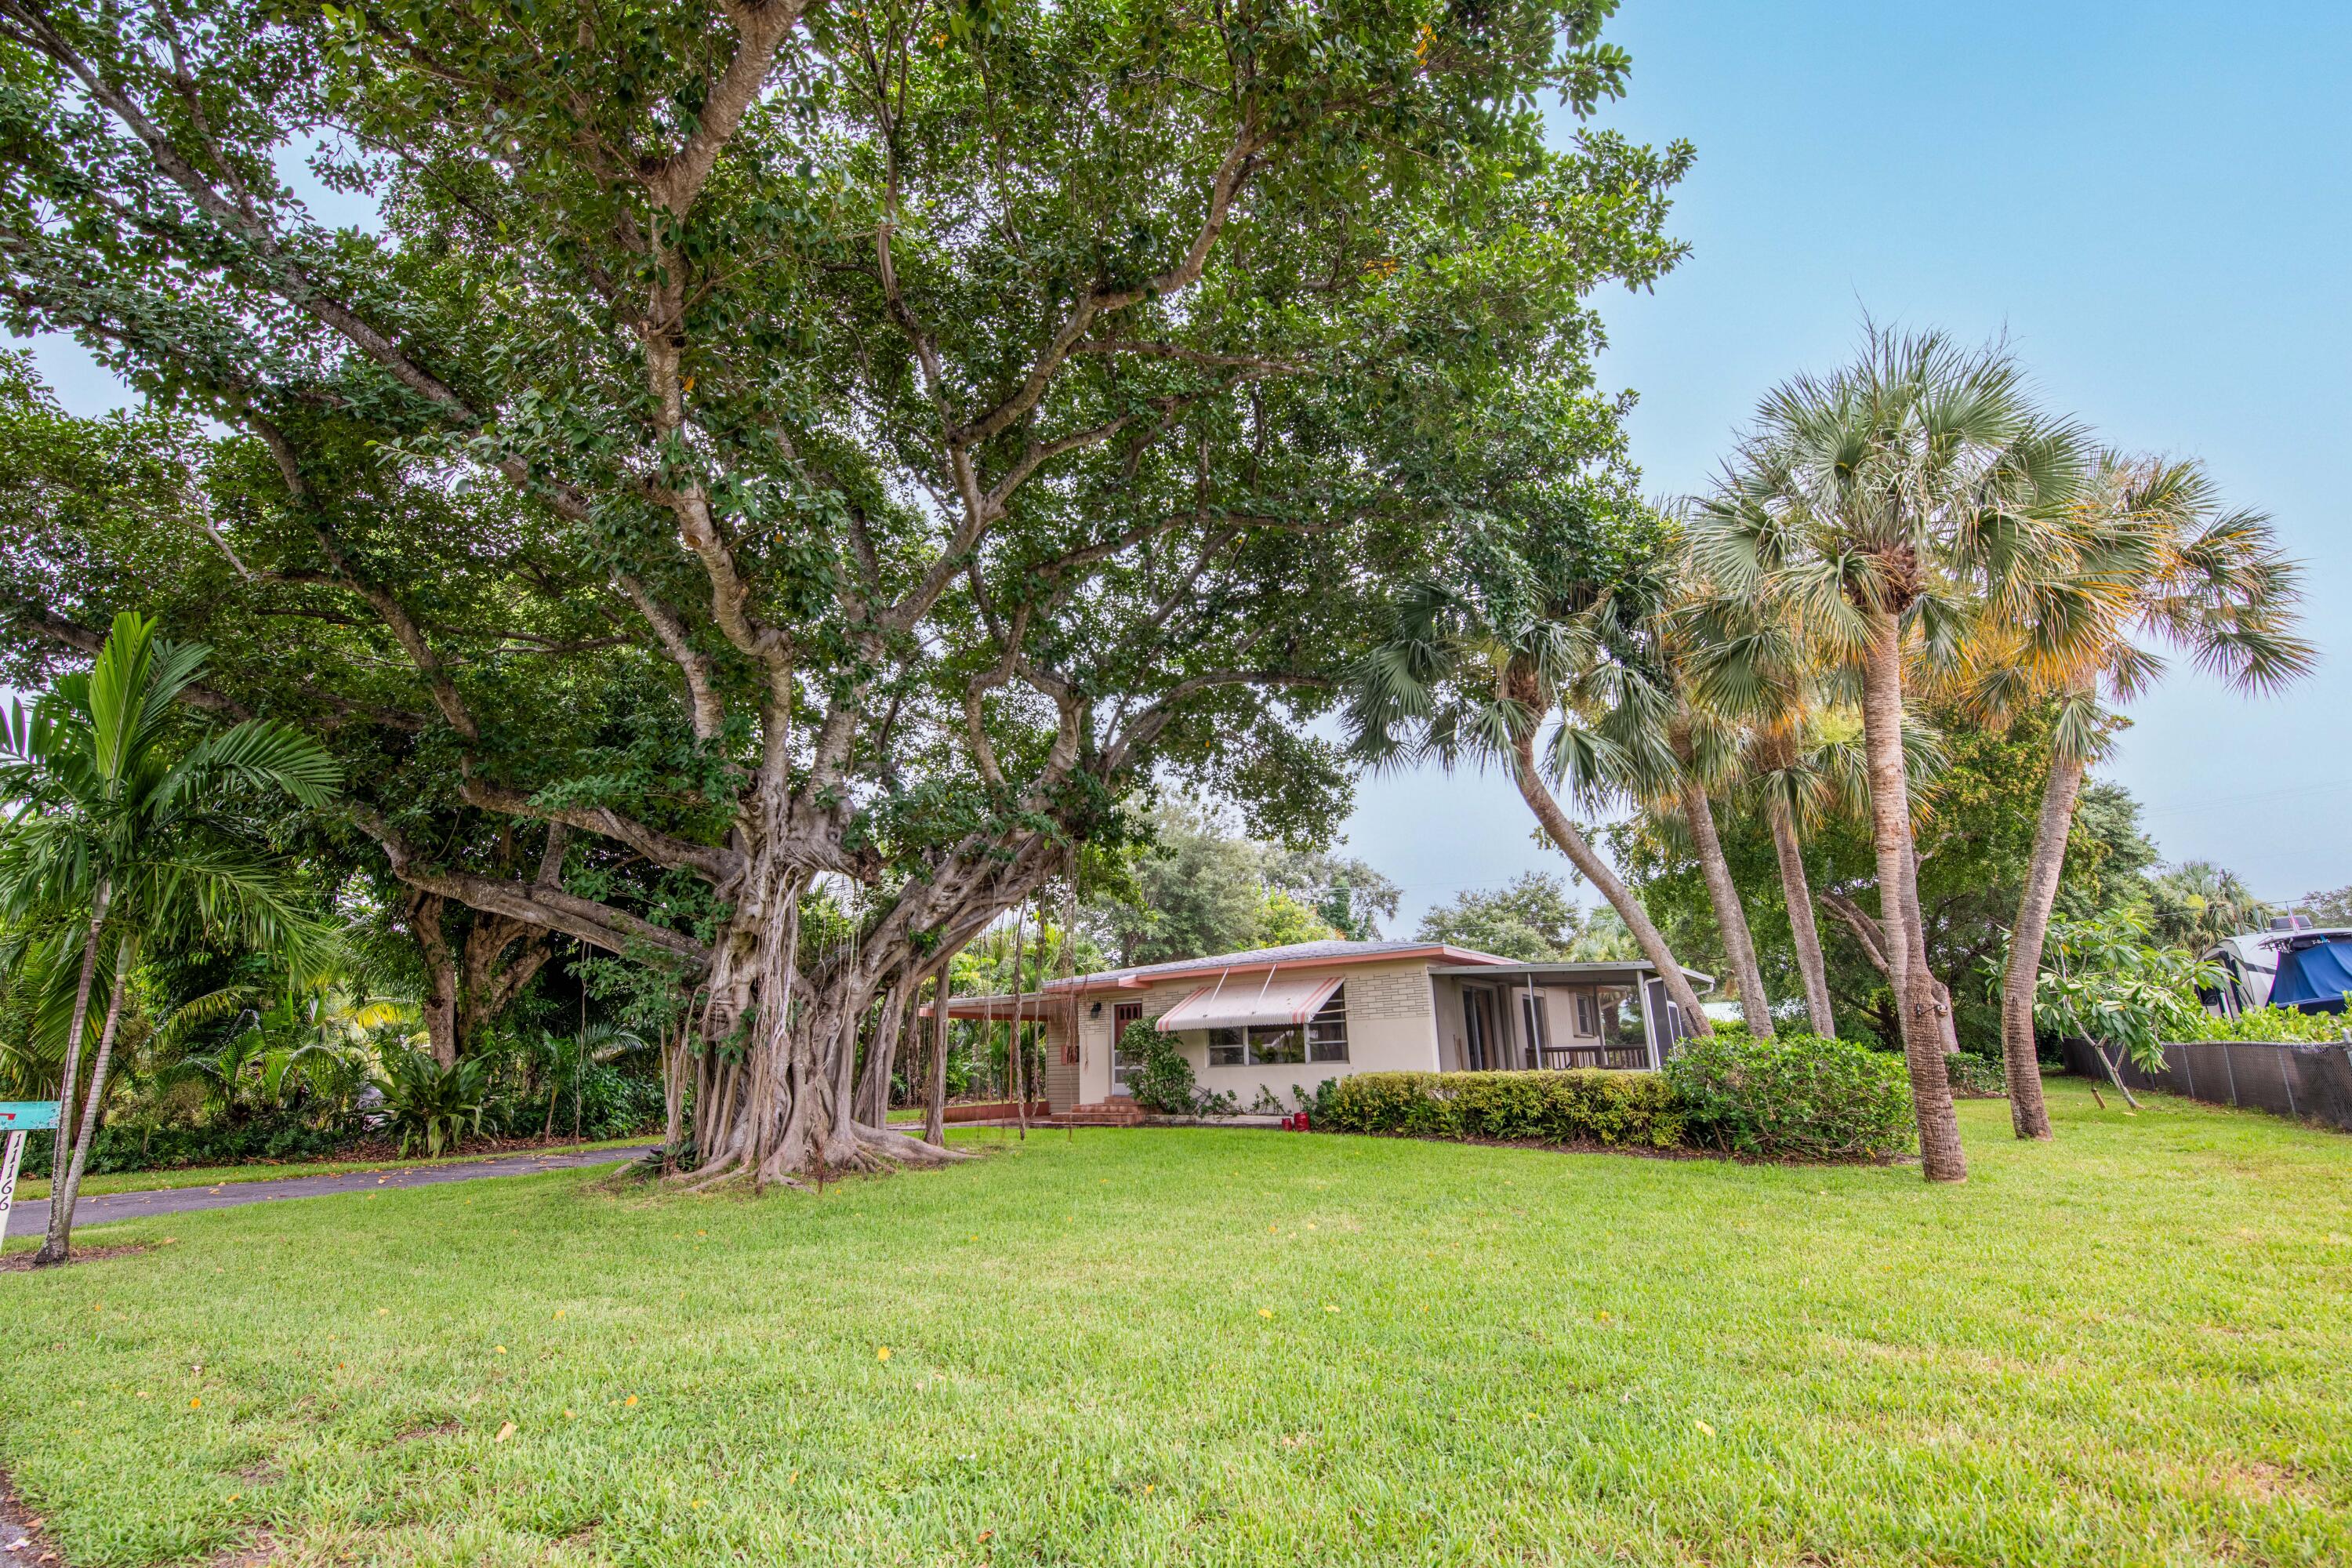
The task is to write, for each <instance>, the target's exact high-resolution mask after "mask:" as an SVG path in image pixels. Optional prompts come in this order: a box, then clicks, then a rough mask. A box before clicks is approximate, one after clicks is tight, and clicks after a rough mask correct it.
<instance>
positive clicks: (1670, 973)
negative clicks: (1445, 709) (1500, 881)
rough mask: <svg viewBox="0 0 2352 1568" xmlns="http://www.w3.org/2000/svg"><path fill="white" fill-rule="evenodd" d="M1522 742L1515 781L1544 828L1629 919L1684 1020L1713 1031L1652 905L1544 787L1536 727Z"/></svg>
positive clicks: (1694, 1028) (1697, 1030) (1693, 1026)
mask: <svg viewBox="0 0 2352 1568" xmlns="http://www.w3.org/2000/svg"><path fill="white" fill-rule="evenodd" d="M1515 762H1516V765H1515V766H1514V767H1513V768H1512V770H1511V773H1512V782H1514V783H1515V784H1517V785H1518V786H1519V796H1520V798H1521V799H1523V800H1525V801H1526V802H1527V803H1528V810H1530V811H1532V812H1534V813H1535V816H1536V821H1537V822H1538V823H1539V824H1541V825H1542V826H1543V830H1544V832H1545V834H1546V835H1547V836H1548V837H1549V838H1550V839H1551V841H1552V843H1553V844H1554V845H1555V846H1556V847H1558V848H1559V852H1560V853H1561V854H1563V855H1565V856H1567V857H1568V860H1569V864H1570V865H1571V866H1574V867H1575V868H1576V869H1577V874H1578V875H1580V876H1581V877H1582V878H1583V879H1585V880H1586V881H1588V882H1590V883H1591V884H1592V885H1593V887H1594V888H1595V889H1599V891H1600V894H1601V897H1602V898H1604V899H1606V900H1609V907H1610V908H1611V909H1612V910H1616V911H1617V916H1618V918H1619V919H1620V920H1622V921H1624V922H1625V929H1626V930H1628V931H1632V932H1633V941H1634V942H1636V943H1637V944H1638V945H1639V946H1640V947H1641V949H1642V956H1643V957H1644V958H1646V959H1648V960H1649V961H1650V966H1651V967H1652V968H1653V969H1654V970H1656V971H1657V973H1658V978H1659V979H1661V980H1663V981H1664V982H1665V986H1666V996H1667V998H1668V999H1669V1000H1671V1001H1672V1002H1673V1003H1674V1005H1675V1007H1676V1008H1677V1009H1678V1010H1680V1012H1681V1013H1682V1016H1683V1019H1684V1022H1685V1026H1687V1027H1688V1028H1689V1029H1690V1030H1691V1031H1692V1032H1693V1033H1696V1034H1702V1035H1704V1034H1710V1033H1712V1032H1713V1029H1714V1026H1712V1025H1711V1024H1709V1023H1708V1022H1707V1016H1706V1009H1704V1008H1703V1007H1701V1006H1700V1005H1699V1001H1698V994H1697V993H1696V992H1695V991H1693V990H1692V989H1691V985H1690V980H1689V978H1688V977H1687V976H1686V975H1685V974H1684V973H1683V966H1682V965H1681V964H1680V963H1676V962H1675V955H1674V953H1673V952H1672V951H1671V950H1670V949H1668V947H1667V946H1666V939H1665V937H1664V935H1663V934H1661V933H1660V931H1659V930H1658V928H1657V925H1656V924H1655V922H1654V921H1652V920H1651V919H1650V914H1649V911H1648V910H1644V909H1643V907H1642V900H1639V899H1637V898H1635V897H1634V896H1633V889H1631V888H1628V887H1627V886H1626V885H1625V882H1624V879H1622V878H1621V877H1619V876H1618V875H1617V873H1616V872H1615V871H1613V870H1612V869H1610V868H1609V863H1608V862H1607V861H1605V860H1603V859H1602V858H1601V857H1600V856H1599V855H1598V854H1596V853H1595V852H1594V850H1593V847H1592V846H1591V844H1590V843H1588V842H1587V841H1586V839H1585V837H1584V835H1583V834H1582V833H1581V832H1580V831H1578V829H1577V826H1576V824H1575V823H1573V822H1570V820H1569V817H1568V813H1567V812H1565V811H1563V810H1561V809H1560V805H1559V801H1557V800H1555V799H1553V798H1552V793H1551V791H1549V789H1546V788H1545V787H1544V782H1543V776H1542V775H1541V774H1540V773H1538V772H1537V771H1536V737H1535V731H1534V730H1533V729H1532V728H1531V729H1529V730H1528V732H1527V733H1526V734H1524V735H1521V736H1520V737H1519V738H1518V741H1517V756H1516V758H1515Z"/></svg>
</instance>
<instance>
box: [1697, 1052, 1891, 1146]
mask: <svg viewBox="0 0 2352 1568" xmlns="http://www.w3.org/2000/svg"><path fill="white" fill-rule="evenodd" d="M1664 1079H1665V1081H1666V1082H1667V1083H1668V1084H1669V1085H1671V1086H1672V1088H1673V1090H1674V1102H1675V1107H1676V1109H1677V1110H1679V1111H1680V1112H1681V1114H1682V1115H1683V1117H1684V1118H1685V1121H1687V1123H1688V1125H1689V1130H1690V1137H1691V1141H1692V1142H1694V1143H1697V1144H1700V1145H1703V1146H1706V1147H1712V1148H1717V1149H1723V1150H1727V1151H1728V1152H1732V1153H1735V1154H1745V1155H1750V1156H1753V1157H1756V1158H1759V1159H1768V1160H1825V1161H1835V1160H1881V1159H1885V1157H1887V1156H1888V1155H1890V1154H1894V1153H1897V1152H1901V1151H1902V1150H1904V1149H1906V1148H1908V1147H1910V1146H1911V1143H1912V1142H1913V1139H1914V1138H1915V1137H1916V1126H1915V1124H1914V1122H1913V1121H1912V1116H1911V1088H1910V1080H1909V1079H1908V1078H1907V1077H1906V1074H1905V1071H1904V1067H1903V1058H1901V1057H1900V1056H1897V1055H1895V1053H1893V1052H1891V1051H1881V1050H1874V1049H1872V1048H1871V1047H1867V1046H1864V1045H1861V1044H1858V1043H1856V1042H1854V1041H1853V1040H1825V1039H1822V1038H1821V1037H1819V1036H1816V1035H1806V1034H1799V1033H1796V1032H1794V1031H1784V1032H1782V1033H1780V1034H1779V1035H1777V1036H1775V1037H1772V1038H1771V1039H1769V1040H1765V1039H1758V1038H1757V1037H1754V1036H1752V1035H1747V1034H1743V1033H1740V1032H1738V1031H1727V1030H1719V1031H1717V1033H1715V1034H1713V1035H1706V1036H1701V1037H1697V1038H1696V1039H1689V1040H1685V1041H1684V1042H1683V1043H1682V1044H1681V1045H1680V1046H1679V1047H1676V1048H1675V1054H1674V1055H1673V1056H1671V1057H1669V1058H1666V1067H1665V1072H1664Z"/></svg>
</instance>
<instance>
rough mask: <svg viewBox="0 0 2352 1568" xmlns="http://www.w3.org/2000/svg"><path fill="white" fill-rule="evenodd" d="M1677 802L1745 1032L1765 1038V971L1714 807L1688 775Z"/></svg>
mask: <svg viewBox="0 0 2352 1568" xmlns="http://www.w3.org/2000/svg"><path fill="white" fill-rule="evenodd" d="M1682 803H1683V818H1684V820H1685V822H1686V823H1687V824H1688V825H1689V826H1690V836H1691V843H1692V845H1693V846H1694V847H1696V849H1697V851H1698V864H1699V870H1700V872H1701V874H1702V875H1703V876H1704V877H1705V878H1706V897H1707V902H1708V903H1710V904H1712V905H1713V906H1714V907H1715V924H1716V929H1717V931H1721V932H1722V933H1723V952H1724V956H1725V957H1726V958H1727V959H1728V960H1729V961H1730V963H1731V977H1732V981H1733V983H1734V984H1736V985H1738V988H1739V1012H1740V1016H1742V1017H1744V1018H1746V1019H1747V1020H1748V1032H1749V1033H1750V1034H1753V1035H1758V1036H1761V1037H1765V1038H1768V1039H1769V1038H1770V1037H1771V1034H1772V1004H1771V1001H1770V999H1769V997H1767V996H1766V995H1765V994H1764V972H1763V970H1762V969H1761V968H1759V966H1758V964H1757V963H1756V941H1755V938H1754V937H1752V936H1750V935H1749V934H1748V911H1747V910H1746V909H1745V908H1744V907H1742V905H1741V904H1740V902H1739V887H1738V884H1737V883H1735V882H1734V881H1733V880H1732V879H1731V863H1730V862H1729V861H1728V860H1727V859H1725V858H1724V854H1723V839H1722V838H1721V837H1719V836H1718V835H1717V833H1716V831H1715V807H1714V805H1713V804H1712V803H1711V802H1709V801H1708V799H1707V797H1706V789H1705V788H1704V787H1703V786H1702V785H1701V784H1699V783H1698V781H1697V780H1696V779H1692V778H1689V777H1685V779H1684V780H1683V783H1682Z"/></svg>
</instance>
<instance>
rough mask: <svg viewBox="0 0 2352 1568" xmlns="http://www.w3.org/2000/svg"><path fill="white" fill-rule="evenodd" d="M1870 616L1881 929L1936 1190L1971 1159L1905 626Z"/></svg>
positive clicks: (1869, 703)
mask: <svg viewBox="0 0 2352 1568" xmlns="http://www.w3.org/2000/svg"><path fill="white" fill-rule="evenodd" d="M1864 614H1865V615H1866V616H1867V617H1868V619H1869V624H1870V640H1869V642H1868V644H1867V645H1866V647H1865V648H1864V654H1863V701H1862V718H1863V740H1864V748H1865V750H1866V752H1867V753H1868V758H1869V768H1870V819H1871V838H1872V842H1873V845H1874V847H1875V849H1876V850H1877V858H1878V895H1879V922H1880V925H1881V926H1882V928H1883V929H1884V930H1885V935H1886V944H1887V946H1886V956H1887V961H1888V963H1889V965H1890V966H1891V968H1892V970H1893V974H1892V979H1893V981H1894V986H1895V1000H1896V1004H1897V1005H1898V1007H1899V1008H1900V1010H1901V1014H1902V1019H1903V1026H1902V1033H1903V1056H1904V1060H1905V1063H1906V1066H1907V1067H1908V1068H1909V1069H1910V1074H1911V1108H1912V1111H1913V1113H1914V1114H1915V1115H1916V1118H1917V1120H1918V1123H1919V1162H1920V1165H1921V1167H1922V1169H1923V1171H1924V1173H1925V1174H1926V1176H1927V1180H1929V1181H1931V1182H1963V1181H1966V1180H1968V1174H1969V1164H1968V1156H1967V1154H1966V1153H1965V1152H1963V1150H1962V1149H1961V1147H1960V1124H1959V1118H1958V1116H1957V1115H1956V1114H1954V1112H1953V1110H1952V1086H1951V1079H1950V1077H1949V1075H1948V1072H1947V1070H1946V1068H1945V1066H1944V1030H1943V1014H1944V1012H1945V1011H1947V1009H1946V1007H1945V1005H1944V1003H1943V1002H1942V1000H1941V998H1940V997H1939V996H1938V995H1937V992H1938V990H1939V987H1937V984H1936V977H1935V975H1934V974H1933V973H1930V972H1929V971H1928V968H1927V937H1926V933H1925V932H1924V931H1922V930H1921V928H1920V920H1919V896H1918V881H1917V878H1916V873H1915V871H1914V866H1915V864H1916V862H1915V860H1914V858H1913V846H1912V840H1911V792H1910V783H1909V780H1908V778H1907V777H1906V774H1905V772H1904V763H1903V653H1902V624H1901V622H1900V620H1899V619H1898V618H1897V617H1896V616H1895V615H1893V614H1891V613H1889V612H1888V611H1886V610H1884V609H1877V608H1870V609H1866V610H1865V611H1864Z"/></svg>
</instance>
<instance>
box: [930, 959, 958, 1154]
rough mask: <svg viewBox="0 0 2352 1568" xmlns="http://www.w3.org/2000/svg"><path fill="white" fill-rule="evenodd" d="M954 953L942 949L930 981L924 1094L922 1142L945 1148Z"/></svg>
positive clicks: (953, 986) (935, 1147)
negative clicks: (927, 1077) (928, 1057)
mask: <svg viewBox="0 0 2352 1568" xmlns="http://www.w3.org/2000/svg"><path fill="white" fill-rule="evenodd" d="M955 961H956V955H955V954H954V953H953V952H943V953H942V954H941V955H940V969H939V976H938V978H937V979H935V980H934V981H933V982H932V983H931V1076H930V1086H929V1091H928V1092H927V1093H926V1094H925V1095H924V1096H923V1142H926V1143H929V1145H931V1147H933V1148H934V1149H944V1148H946V1147H947V1142H948V1130H947V1120H948V1023H949V1019H948V1001H949V998H950V994H952V993H953V991H954V989H955Z"/></svg>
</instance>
